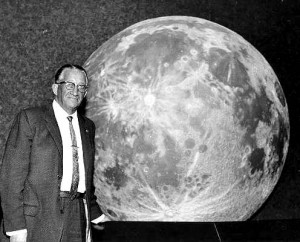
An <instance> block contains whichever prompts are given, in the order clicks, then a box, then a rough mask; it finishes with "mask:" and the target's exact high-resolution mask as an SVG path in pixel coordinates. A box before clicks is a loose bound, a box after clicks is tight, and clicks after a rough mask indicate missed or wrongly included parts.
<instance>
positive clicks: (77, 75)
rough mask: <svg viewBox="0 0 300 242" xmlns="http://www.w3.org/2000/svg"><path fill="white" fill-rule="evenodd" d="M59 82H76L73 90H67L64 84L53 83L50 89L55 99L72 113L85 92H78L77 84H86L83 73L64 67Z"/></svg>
mask: <svg viewBox="0 0 300 242" xmlns="http://www.w3.org/2000/svg"><path fill="white" fill-rule="evenodd" d="M60 82H67V83H68V82H71V83H74V84H76V85H75V87H74V89H73V90H68V89H67V87H66V84H53V85H52V90H53V93H54V94H55V100H56V101H57V102H58V104H59V105H60V106H61V107H62V108H63V109H64V110H65V111H66V112H67V113H68V114H72V113H74V112H75V111H76V109H77V108H78V107H79V105H80V103H81V102H82V100H83V98H84V97H85V95H86V91H85V92H80V91H79V90H78V86H77V85H86V84H87V83H86V78H85V74H84V73H83V72H82V71H80V70H78V69H71V68H67V69H64V70H63V72H62V73H61V75H60V79H59V81H58V83H60Z"/></svg>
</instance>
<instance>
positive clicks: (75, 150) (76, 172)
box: [67, 116, 79, 198]
mask: <svg viewBox="0 0 300 242" xmlns="http://www.w3.org/2000/svg"><path fill="white" fill-rule="evenodd" d="M72 118H73V117H72V116H68V117H67V119H68V120H69V128H70V133H71V139H72V154H73V174H72V185H71V190H70V193H71V197H73V198H74V197H75V196H76V193H77V188H78V183H79V164H78V147H77V141H76V135H75V131H74V128H73V124H72Z"/></svg>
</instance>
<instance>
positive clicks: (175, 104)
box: [84, 16, 290, 222]
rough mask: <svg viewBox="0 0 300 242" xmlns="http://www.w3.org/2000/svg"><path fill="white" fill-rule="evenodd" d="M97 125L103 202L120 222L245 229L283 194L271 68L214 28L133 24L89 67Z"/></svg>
mask: <svg viewBox="0 0 300 242" xmlns="http://www.w3.org/2000/svg"><path fill="white" fill-rule="evenodd" d="M84 67H85V68H86V70H87V72H88V76H89V91H88V95H87V107H86V114H87V116H88V117H90V118H91V119H92V120H93V121H94V122H95V125H96V138H95V146H96V154H95V174H94V182H95V187H96V195H97V198H98V199H97V202H98V204H99V205H100V207H101V209H102V210H103V212H104V213H105V214H106V215H107V216H108V217H109V218H110V219H111V220H114V221H195V222H209V221H243V220H246V219H248V218H250V217H251V215H253V213H255V212H256V211H257V209H259V208H260V206H261V205H262V204H263V203H264V201H265V200H266V199H267V198H268V196H269V195H270V193H271V192H272V190H273V189H274V187H275V185H276V183H277V181H278V179H279V177H280V174H281V172H282V169H283V166H284V163H285V159H286V156H287V151H288V144H289V138H290V125H289V117H288V107H287V103H286V99H285V96H284V93H283V90H282V88H281V85H280V83H279V81H278V78H277V76H276V75H275V73H274V71H273V69H272V68H271V66H270V65H269V64H268V62H267V61H266V60H265V58H264V57H263V56H262V55H261V54H260V53H259V52H258V51H257V50H256V49H255V48H254V47H253V46H252V45H251V44H250V43H248V42H247V41H246V40H245V39H243V38H242V37H241V36H240V35H238V34H236V33H235V32H233V31H231V30H229V29H227V28H225V27H223V26H221V25H218V24H216V23H213V22H210V21H207V20H204V19H200V18H195V17H185V16H169V17H161V18H156V19H149V20H146V21H142V22H139V23H137V24H134V25H132V26H130V27H128V28H126V29H125V30H123V31H121V32H119V33H118V34H116V35H115V36H113V37H112V38H110V39H109V40H108V41H106V42H105V43H104V44H103V45H102V46H101V47H99V48H98V49H97V50H96V51H95V52H94V53H93V54H92V55H91V56H90V57H89V58H88V60H87V61H86V62H85V64H84Z"/></svg>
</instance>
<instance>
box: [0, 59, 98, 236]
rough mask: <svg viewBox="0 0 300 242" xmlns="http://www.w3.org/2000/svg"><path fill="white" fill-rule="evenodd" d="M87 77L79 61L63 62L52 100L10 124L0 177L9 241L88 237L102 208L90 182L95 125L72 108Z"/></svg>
mask: <svg viewBox="0 0 300 242" xmlns="http://www.w3.org/2000/svg"><path fill="white" fill-rule="evenodd" d="M87 82H88V80H87V75H86V72H85V70H84V69H83V68H82V67H81V66H78V65H71V64H67V65H64V66H62V67H61V68H60V69H59V70H58V71H57V73H56V75H55V83H54V84H53V85H52V90H53V93H54V95H55V98H54V100H53V102H52V104H51V105H49V106H48V107H36V108H28V109H24V110H22V111H21V112H20V113H19V114H18V115H17V116H16V118H15V120H14V122H13V124H12V128H11V131H10V134H9V137H8V140H7V143H6V148H5V153H4V158H3V162H2V168H1V179H0V186H1V187H0V188H1V204H2V210H3V220H4V233H6V235H7V236H9V237H10V241H30V242H35V241H39V242H41V241H43V242H47V241H49V242H55V241H72V242H76V241H86V240H90V221H91V220H92V219H95V218H98V217H99V216H100V214H101V211H100V209H99V207H98V205H97V203H96V198H95V196H94V188H93V181H92V180H93V170H94V152H95V145H94V135H95V126H94V123H93V122H92V121H91V120H89V119H88V118H86V117H84V116H82V115H80V114H79V113H78V112H77V108H78V107H79V105H80V104H81V102H82V100H83V98H84V97H85V95H86V92H87V87H88V86H87ZM95 222H96V221H95ZM0 236H2V240H4V237H5V236H4V235H3V234H2V235H0ZM0 238H1V237H0ZM6 238H7V237H6ZM0 240H1V239H0ZM2 240H1V241H2Z"/></svg>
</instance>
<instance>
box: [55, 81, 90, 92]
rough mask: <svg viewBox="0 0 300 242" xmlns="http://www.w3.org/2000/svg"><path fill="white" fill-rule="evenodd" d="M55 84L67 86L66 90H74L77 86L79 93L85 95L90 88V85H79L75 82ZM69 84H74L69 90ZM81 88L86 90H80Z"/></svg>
mask: <svg viewBox="0 0 300 242" xmlns="http://www.w3.org/2000/svg"><path fill="white" fill-rule="evenodd" d="M55 84H59V85H60V84H66V89H67V90H74V89H75V86H77V89H78V91H79V92H81V93H85V92H86V91H87V89H88V87H89V86H88V85H77V84H75V83H74V82H66V81H62V82H58V83H55ZM68 84H72V87H71V88H68ZM69 86H70V85H69ZM80 88H84V90H80Z"/></svg>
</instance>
